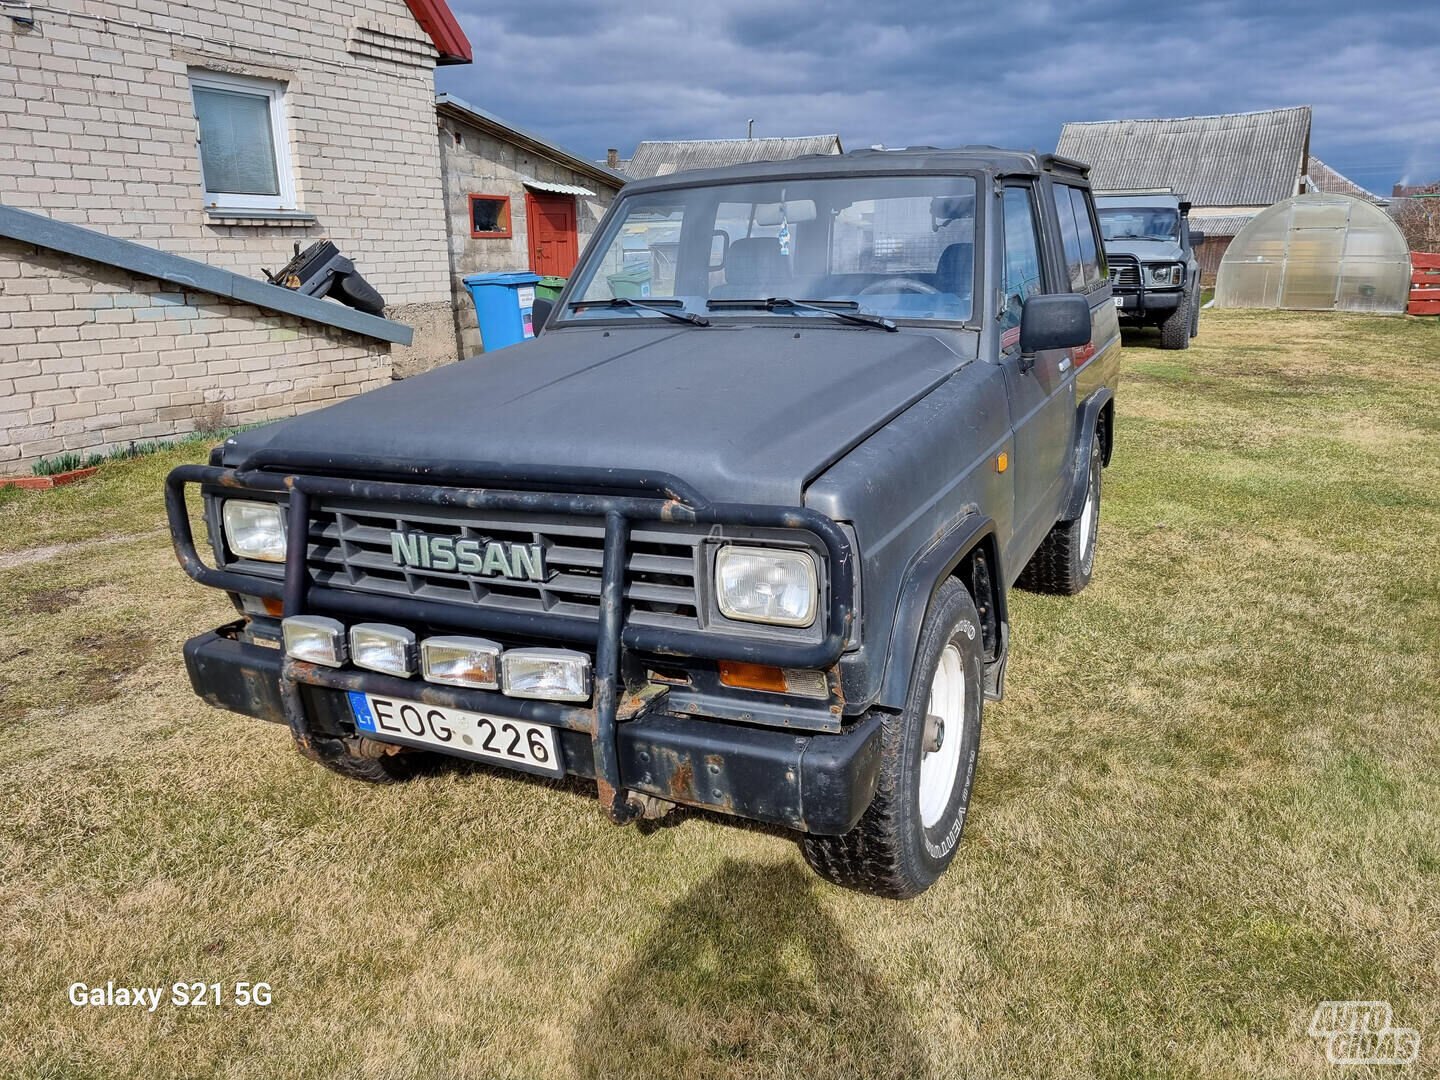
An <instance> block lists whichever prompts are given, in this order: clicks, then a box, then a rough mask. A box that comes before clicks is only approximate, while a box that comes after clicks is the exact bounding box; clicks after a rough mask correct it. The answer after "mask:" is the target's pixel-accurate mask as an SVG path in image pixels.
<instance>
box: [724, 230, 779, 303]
mask: <svg viewBox="0 0 1440 1080" xmlns="http://www.w3.org/2000/svg"><path fill="white" fill-rule="evenodd" d="M789 277H790V260H789V259H787V258H786V257H785V256H784V255H782V254H780V241H779V240H777V239H776V238H775V237H773V236H751V237H747V238H745V239H743V240H732V241H730V247H729V249H728V250H727V251H726V253H725V284H724V285H719V286H716V287H715V288H714V289H712V290H711V291H710V295H711V296H712V297H715V298H716V299H719V300H763V299H766V298H768V297H771V296H783V295H785V282H786V281H787V280H788V279H789Z"/></svg>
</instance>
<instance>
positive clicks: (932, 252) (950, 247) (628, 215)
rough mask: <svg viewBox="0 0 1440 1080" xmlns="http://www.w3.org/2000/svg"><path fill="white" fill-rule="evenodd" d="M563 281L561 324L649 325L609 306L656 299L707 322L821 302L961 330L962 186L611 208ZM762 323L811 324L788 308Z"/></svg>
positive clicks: (968, 213) (965, 299) (967, 211)
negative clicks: (597, 239)
mask: <svg viewBox="0 0 1440 1080" xmlns="http://www.w3.org/2000/svg"><path fill="white" fill-rule="evenodd" d="M606 237H607V238H606V239H605V240H604V242H603V243H602V245H600V246H598V247H597V248H596V249H595V251H594V253H593V254H592V255H591V257H590V258H589V259H587V260H586V262H585V264H584V265H582V266H581V267H580V268H579V269H578V270H577V271H576V275H575V276H576V283H575V288H574V289H573V290H572V292H571V294H570V300H571V304H572V308H571V310H569V311H567V312H565V314H564V317H565V318H568V319H614V318H659V317H660V316H659V315H657V314H656V313H655V312H653V311H646V310H644V309H642V308H638V307H635V306H632V305H624V306H610V305H608V304H607V303H606V301H609V300H612V299H615V298H617V297H618V298H625V299H630V300H637V301H640V302H641V303H653V302H655V301H667V302H669V304H670V305H672V309H674V310H683V311H689V312H694V313H696V314H703V315H707V316H708V317H710V318H712V319H717V320H718V319H727V318H729V319H735V318H751V319H753V318H754V317H755V315H756V309H753V308H747V307H746V306H745V305H740V304H735V303H712V302H715V301H738V300H767V299H772V298H785V299H788V300H795V301H810V302H815V301H820V302H829V303H830V304H831V306H832V307H835V306H841V307H843V308H844V310H846V311H850V312H859V313H864V314H873V315H879V316H889V317H891V318H898V319H938V320H944V321H955V322H964V321H967V320H969V318H970V315H971V297H972V293H973V288H974V277H975V182H974V181H973V180H972V179H970V178H969V177H963V176H906V177H845V178H838V177H837V178H833V179H832V178H825V179H812V180H786V181H783V182H765V183H745V184H725V185H718V184H717V185H714V186H710V187H698V188H684V189H680V190H674V191H656V192H647V193H642V194H638V195H627V196H624V197H622V199H621V203H620V208H619V210H618V211H617V214H616V217H615V218H614V219H613V220H612V221H611V224H610V227H609V229H608V230H607V233H606ZM760 314H762V315H766V316H768V315H772V314H774V315H782V316H783V317H785V318H792V319H794V318H817V319H818V318H825V317H826V316H827V314H832V315H833V312H826V311H823V310H821V311H816V310H813V309H809V308H804V307H799V306H783V307H775V308H774V309H773V310H769V311H767V310H764V309H760Z"/></svg>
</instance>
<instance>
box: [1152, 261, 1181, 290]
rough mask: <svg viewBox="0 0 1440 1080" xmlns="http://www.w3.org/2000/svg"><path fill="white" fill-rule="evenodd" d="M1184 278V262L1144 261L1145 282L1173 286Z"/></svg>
mask: <svg viewBox="0 0 1440 1080" xmlns="http://www.w3.org/2000/svg"><path fill="white" fill-rule="evenodd" d="M1184 280H1185V264H1184V263H1146V264H1145V284H1146V285H1160V286H1174V285H1179V284H1181V283H1183V282H1184Z"/></svg>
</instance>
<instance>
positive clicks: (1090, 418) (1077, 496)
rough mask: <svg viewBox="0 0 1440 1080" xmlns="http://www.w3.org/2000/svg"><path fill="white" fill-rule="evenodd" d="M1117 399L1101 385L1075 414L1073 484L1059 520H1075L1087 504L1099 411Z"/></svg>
mask: <svg viewBox="0 0 1440 1080" xmlns="http://www.w3.org/2000/svg"><path fill="white" fill-rule="evenodd" d="M1114 399H1115V394H1114V392H1113V391H1112V390H1111V389H1110V388H1109V387H1108V386H1102V387H1100V389H1099V390H1096V391H1095V392H1094V393H1093V394H1091V395H1090V396H1089V397H1088V398H1086V399H1085V400H1084V401H1082V402H1081V403H1080V408H1079V410H1078V415H1077V416H1076V417H1075V457H1074V458H1073V460H1072V461H1071V464H1070V487H1069V492H1068V494H1067V495H1066V496H1065V506H1064V509H1063V510H1062V511H1061V513H1060V517H1059V520H1060V521H1074V520H1075V519H1076V518H1077V517H1079V516H1080V511H1081V510H1083V509H1084V508H1085V489H1086V488H1087V487H1088V486H1089V484H1090V448H1091V447H1092V446H1094V445H1095V439H1096V438H1097V436H1098V432H1099V428H1100V412H1101V410H1102V409H1104V408H1105V406H1106V405H1108V404H1109V403H1110V402H1111V401H1113V400H1114Z"/></svg>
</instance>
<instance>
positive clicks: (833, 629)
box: [167, 147, 1119, 897]
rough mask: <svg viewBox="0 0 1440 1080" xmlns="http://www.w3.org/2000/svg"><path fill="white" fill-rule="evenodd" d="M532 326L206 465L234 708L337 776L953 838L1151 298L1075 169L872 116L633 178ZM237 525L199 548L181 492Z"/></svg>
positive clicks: (880, 841)
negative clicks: (788, 152)
mask: <svg viewBox="0 0 1440 1080" xmlns="http://www.w3.org/2000/svg"><path fill="white" fill-rule="evenodd" d="M536 320H537V325H539V324H540V323H542V322H543V324H544V325H543V332H542V333H541V334H540V335H539V336H538V337H537V338H536V339H535V340H534V341H530V342H526V343H524V344H521V345H517V346H514V347H512V348H508V349H505V350H503V351H497V352H494V353H490V354H486V355H482V356H478V357H475V358H473V359H469V360H465V361H462V362H460V363H457V364H453V365H451V366H449V367H445V368H442V369H440V370H437V371H433V372H431V373H429V374H426V375H422V376H419V377H418V378H412V379H406V380H404V381H402V382H397V383H394V384H392V385H390V386H387V387H385V388H383V389H380V390H376V391H373V392H371V393H368V394H363V395H361V396H359V397H356V398H353V399H351V400H349V401H346V402H343V403H341V404H337V405H332V406H330V407H328V408H324V409H321V410H318V411H316V412H312V413H309V414H307V415H303V416H297V417H295V418H293V419H289V420H284V421H281V422H278V423H274V424H270V425H269V426H266V427H263V428H259V429H256V430H252V431H247V432H244V433H242V434H239V435H236V436H233V437H231V438H228V439H227V440H226V441H225V443H224V445H223V446H220V447H217V448H216V450H215V452H214V454H213V455H212V458H211V463H210V464H209V465H206V466H200V465H190V466H182V467H181V468H179V469H176V470H175V471H174V472H173V473H172V474H171V475H170V478H169V480H168V491H167V495H168V499H167V504H168V513H169V520H170V527H171V530H172V532H173V534H174V539H175V547H176V551H177V552H178V554H179V557H180V561H181V563H182V564H183V566H184V568H185V570H186V571H187V572H188V573H189V574H190V575H191V576H192V577H194V578H195V579H197V580H198V581H200V582H203V583H204V584H207V585H211V586H214V587H216V588H220V589H224V590H226V591H227V592H228V593H230V594H231V596H232V597H233V599H234V602H235V604H236V606H237V609H238V613H239V617H238V618H237V620H236V621H234V622H232V623H230V624H229V625H226V626H222V627H220V628H219V629H217V630H215V631H213V632H210V633H204V634H201V635H199V636H198V637H195V638H193V639H192V640H191V641H190V642H189V643H188V644H187V645H186V647H185V661H186V665H187V667H188V669H189V673H190V678H191V681H192V682H193V684H194V687H195V689H196V691H197V692H198V693H199V694H200V695H201V696H202V697H203V698H204V699H205V700H206V701H209V702H210V703H212V704H214V705H218V706H221V707H224V708H228V709H233V710H236V711H238V712H242V713H246V714H249V715H251V716H255V717H259V718H261V719H265V720H272V721H276V722H278V723H282V724H285V725H287V726H288V727H289V729H290V732H291V734H292V735H293V737H294V740H295V742H296V744H297V746H298V747H299V749H300V751H301V752H302V753H304V754H305V755H307V756H309V757H311V758H313V759H314V760H316V761H318V762H319V763H321V764H322V765H325V766H328V767H329V768H331V769H334V770H335V771H337V772H339V773H342V774H344V775H346V776H350V777H355V778H358V779H362V780H370V781H390V780H399V779H403V778H405V777H407V776H409V775H411V774H412V773H413V772H414V771H415V770H416V767H417V766H419V765H421V764H422V763H423V762H424V761H425V760H426V759H427V758H429V757H430V755H432V754H450V755H457V756H459V757H463V758H469V759H472V760H476V761H481V762H485V763H488V764H491V765H499V766H502V767H506V768H510V769H516V770H520V771H523V772H529V773H538V774H541V775H544V776H551V777H559V776H563V775H578V776H582V777H593V778H594V780H595V786H596V789H597V791H598V795H599V799H600V802H601V804H602V806H603V808H604V811H605V812H606V813H607V814H608V815H609V816H610V817H611V818H612V819H613V820H615V821H616V822H625V821H629V820H633V819H637V818H648V817H658V816H660V815H662V814H664V813H665V812H666V811H667V810H669V809H672V808H673V807H674V806H675V805H676V804H685V805H689V806H696V807H705V808H710V809H712V810H717V811H721V812H723V813H726V814H732V815H738V816H740V817H744V818H751V819H757V820H760V821H765V822H770V823H774V824H778V825H781V826H785V827H788V828H790V829H793V830H795V831H797V832H798V833H799V834H801V836H800V840H801V844H802V847H803V850H804V853H805V857H806V858H807V860H808V861H809V862H810V865H811V866H813V867H814V868H815V870H817V871H818V872H819V873H820V874H822V875H824V876H825V877H827V878H829V879H830V880H831V881H834V882H837V883H840V884H842V885H846V886H851V887H855V888H860V889H865V890H869V891H872V892H875V893H879V894H882V895H886V896H892V897H906V896H913V895H914V894H916V893H918V892H920V891H922V890H923V889H925V888H926V887H927V886H929V885H930V884H931V883H932V882H934V881H935V879H936V878H937V877H938V876H939V874H940V873H941V872H942V871H943V870H944V869H945V867H946V866H947V865H948V864H949V862H950V860H951V859H952V857H953V855H954V852H955V848H956V843H957V841H958V840H959V838H960V833H961V829H962V827H963V825H964V822H965V814H966V808H967V805H968V803H969V798H970V791H971V785H972V782H973V780H974V776H975V767H976V760H977V753H978V748H979V739H980V728H981V725H980V714H981V708H982V706H983V703H984V702H985V701H986V700H995V699H998V698H999V697H1000V695H1001V693H1002V690H1003V688H1004V678H1005V662H1006V655H1007V649H1008V646H1009V642H1010V638H1011V626H1010V620H1009V616H1008V614H1007V604H1006V601H1007V596H1008V594H1009V590H1010V587H1011V586H1012V585H1014V584H1017V583H1018V584H1020V585H1022V586H1028V587H1033V588H1035V589H1040V590H1046V591H1051V592H1058V593H1075V592H1078V591H1079V590H1080V589H1082V588H1083V587H1084V586H1085V584H1086V583H1087V582H1088V581H1089V579H1090V575H1091V571H1092V568H1093V566H1094V559H1095V542H1096V536H1097V529H1098V524H1099V516H1100V478H1101V469H1102V467H1103V466H1104V465H1105V464H1106V463H1107V462H1108V461H1109V458H1110V449H1111V443H1112V440H1113V436H1114V392H1115V388H1116V383H1117V378H1118V365H1119V348H1118V346H1119V331H1118V325H1117V320H1116V309H1115V305H1114V303H1113V302H1112V299H1111V285H1110V281H1109V277H1108V275H1107V270H1106V265H1105V255H1104V250H1103V248H1102V247H1101V244H1100V240H1099V228H1098V222H1097V220H1096V217H1095V211H1094V205H1093V200H1092V198H1091V195H1090V191H1089V186H1088V183H1087V181H1086V169H1085V167H1084V166H1083V165H1081V164H1079V163H1077V162H1073V161H1068V160H1064V159H1062V158H1058V157H1053V156H1047V155H1036V154H1031V153H1020V152H1015V151H1008V150H999V149H995V148H993V147H962V148H959V149H953V150H939V149H934V148H910V149H906V150H898V151H890V150H885V151H882V150H867V151H860V152H857V153H850V154H845V155H837V156H827V157H808V158H801V159H798V160H791V161H781V162H763V163H758V164H751V165H745V166H740V167H735V168H730V169H721V170H715V171H704V172H685V173H677V174H674V175H671V176H665V177H660V178H656V179H651V180H644V181H639V182H636V183H633V184H629V185H627V186H626V187H625V188H624V190H623V191H622V192H621V195H620V198H619V199H617V201H616V202H615V204H614V205H613V206H612V207H611V209H610V211H609V213H608V214H607V215H606V217H605V219H604V221H603V222H602V224H601V226H600V228H599V229H598V231H597V233H596V235H595V237H594V239H593V240H592V242H591V243H590V245H589V247H588V249H587V251H586V253H585V255H584V257H583V258H582V260H581V262H580V265H579V267H578V269H577V270H576V272H575V274H574V275H573V276H572V277H571V279H570V281H569V283H568V285H567V286H566V288H565V291H564V293H563V294H562V295H561V296H560V297H559V299H558V300H557V301H556V302H555V304H554V306H553V308H550V309H548V310H547V309H546V308H545V306H544V305H543V304H542V305H541V306H540V309H539V310H537V312H536ZM191 487H194V488H198V490H199V492H200V494H201V495H202V496H203V500H202V501H201V502H198V503H195V509H196V511H197V513H200V514H203V519H204V522H205V524H206V526H207V528H208V533H209V541H208V544H207V545H206V547H207V548H208V554H207V556H206V557H205V558H203V559H202V557H201V555H200V553H199V551H198V549H197V545H196V542H195V539H194V536H193V533H192V526H191V515H190V512H189V510H190V504H189V503H188V502H187V497H186V496H187V491H188V489H190V488H191Z"/></svg>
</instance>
